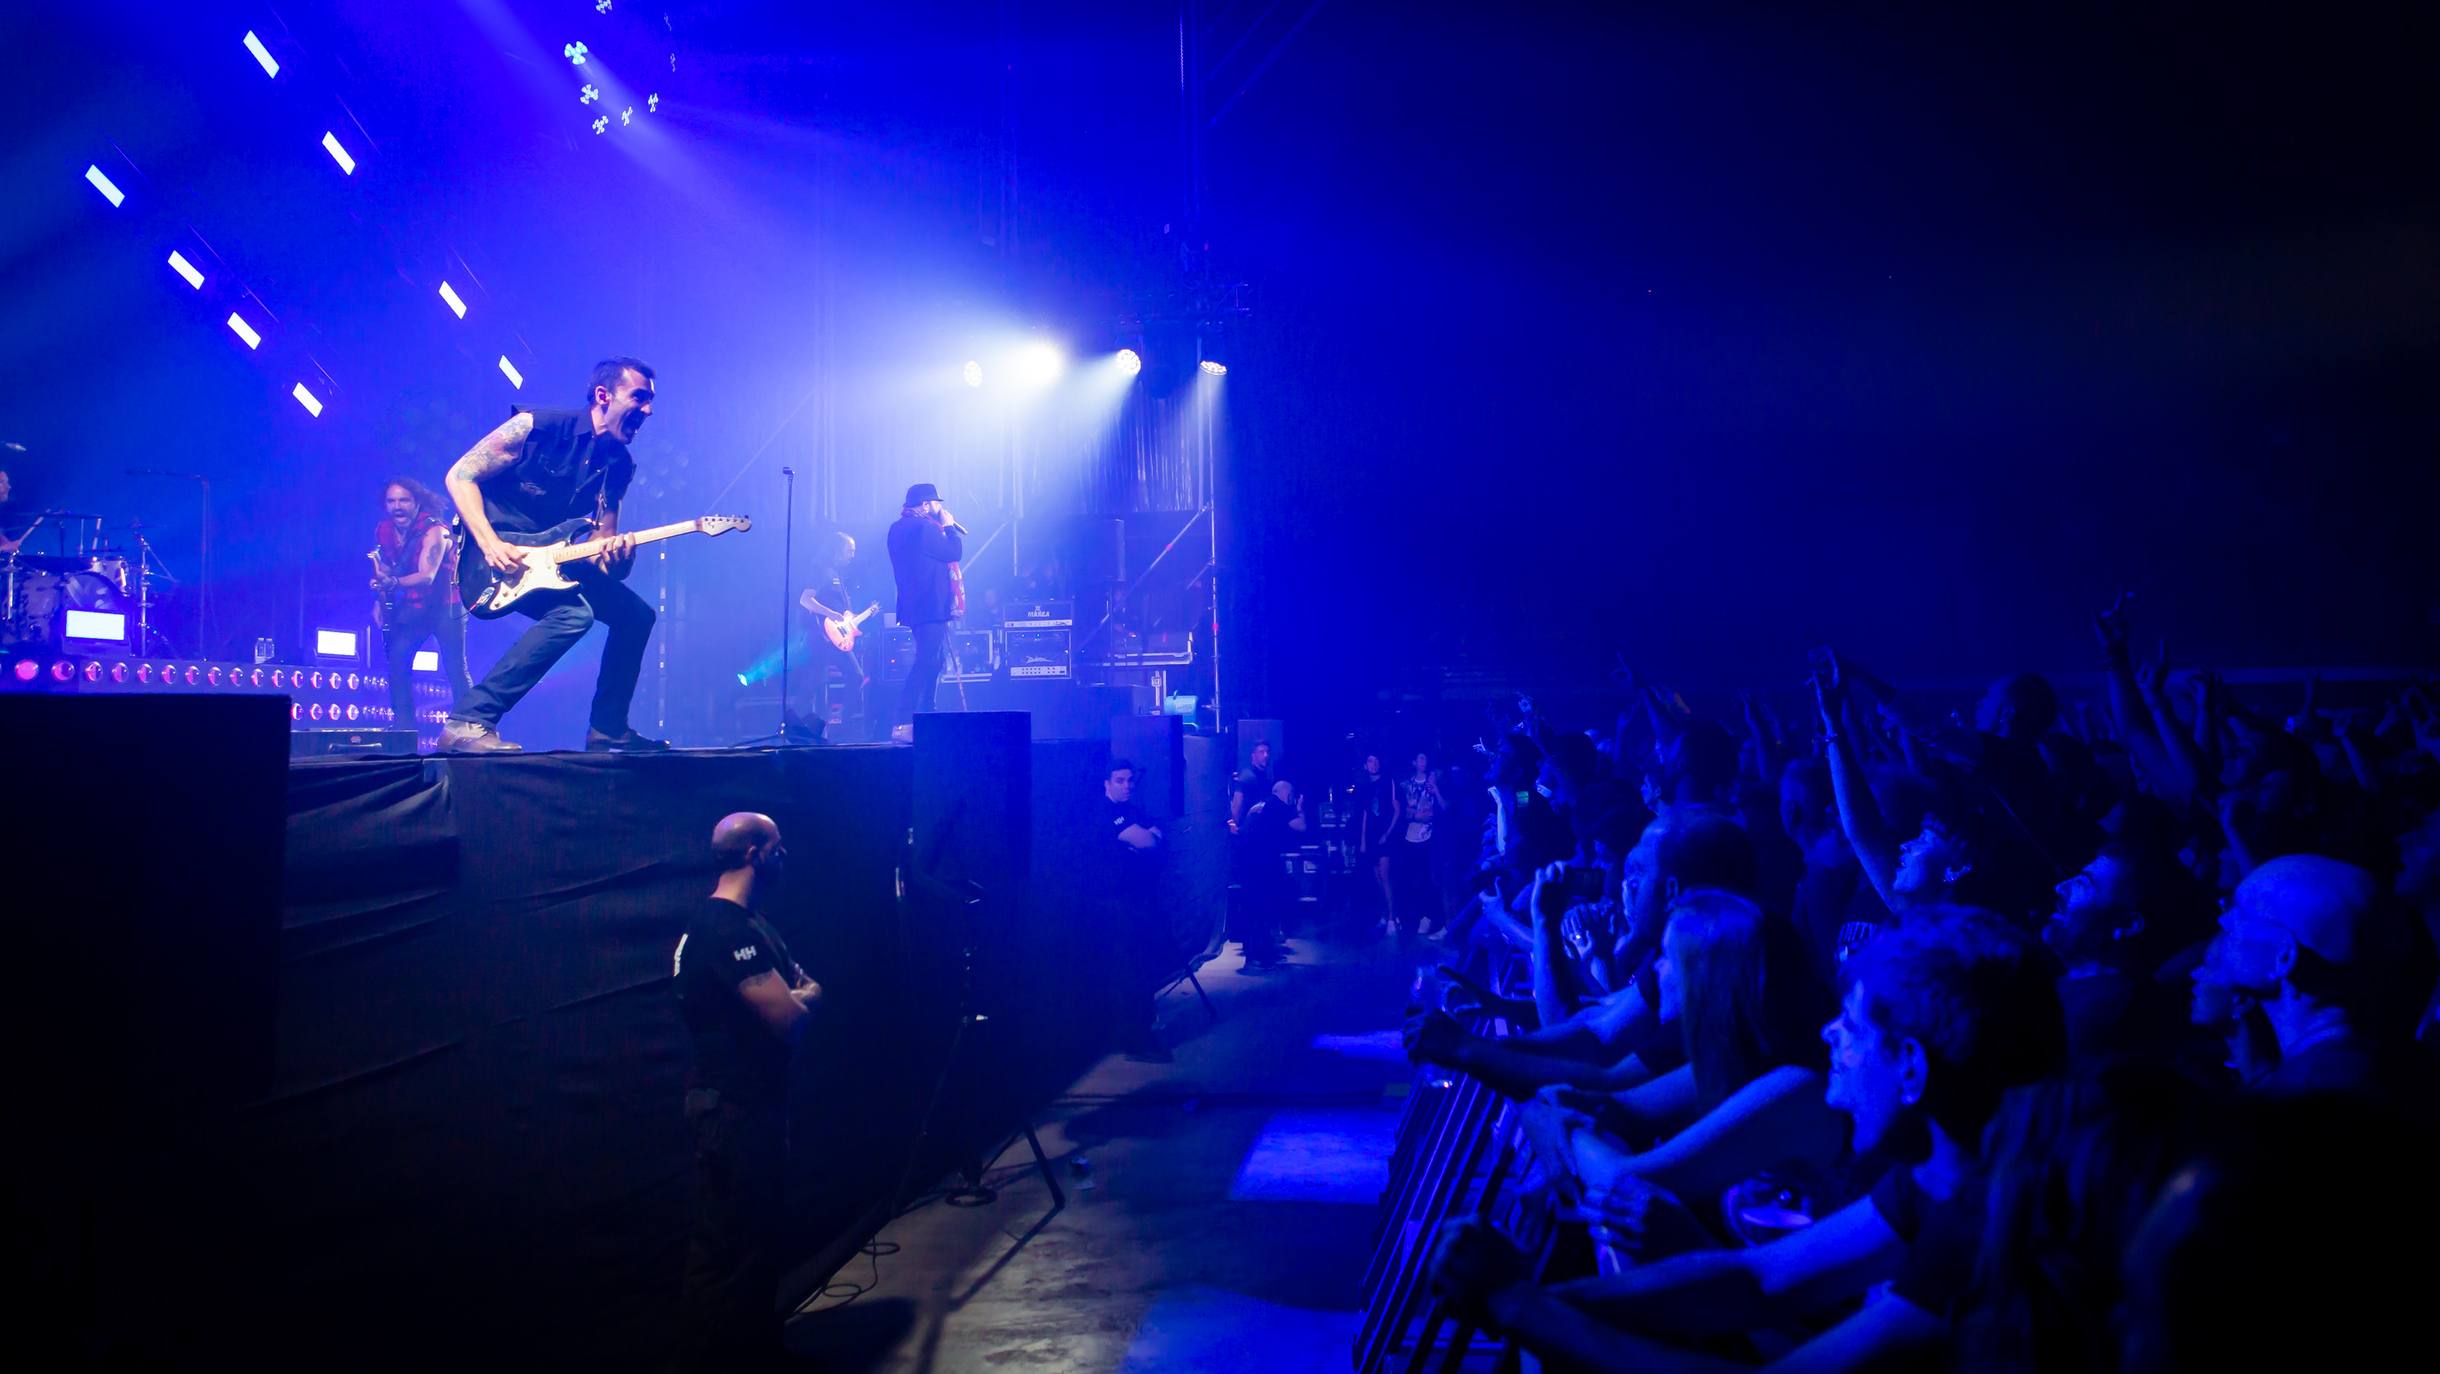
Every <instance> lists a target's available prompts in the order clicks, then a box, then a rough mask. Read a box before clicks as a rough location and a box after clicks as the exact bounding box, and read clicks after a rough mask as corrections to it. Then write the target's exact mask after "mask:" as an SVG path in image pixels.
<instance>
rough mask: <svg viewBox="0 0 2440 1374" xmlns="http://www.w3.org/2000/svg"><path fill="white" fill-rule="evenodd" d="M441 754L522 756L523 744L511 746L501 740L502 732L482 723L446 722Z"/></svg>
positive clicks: (469, 721) (443, 729)
mask: <svg viewBox="0 0 2440 1374" xmlns="http://www.w3.org/2000/svg"><path fill="white" fill-rule="evenodd" d="M441 752H442V753H444V754H521V753H523V752H525V746H524V745H522V744H511V743H509V742H508V741H507V740H504V739H502V738H500V732H499V731H497V730H494V729H493V728H491V727H490V726H488V725H485V724H483V723H482V722H481V721H473V720H444V721H442V722H441Z"/></svg>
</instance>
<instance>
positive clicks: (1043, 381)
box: [1017, 340, 1067, 386]
mask: <svg viewBox="0 0 2440 1374" xmlns="http://www.w3.org/2000/svg"><path fill="white" fill-rule="evenodd" d="M1017 371H1018V375H1020V376H1022V377H1023V378H1024V379H1025V380H1026V381H1027V382H1028V383H1029V384H1031V385H1034V386H1049V385H1050V384H1051V383H1053V382H1055V381H1058V380H1059V374H1060V373H1062V372H1065V371H1067V355H1066V354H1065V353H1062V352H1060V351H1059V345H1057V344H1055V343H1051V342H1049V341H1047V340H1045V341H1043V342H1040V343H1030V344H1027V345H1026V346H1025V351H1024V352H1023V353H1021V354H1019V355H1017Z"/></svg>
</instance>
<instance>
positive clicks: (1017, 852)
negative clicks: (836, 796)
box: [915, 711, 1034, 910]
mask: <svg viewBox="0 0 2440 1374" xmlns="http://www.w3.org/2000/svg"><path fill="white" fill-rule="evenodd" d="M1033 776H1034V753H1033V739H1032V735H1031V723H1030V722H1029V721H1028V720H1027V718H1026V716H1025V713H1023V712H1021V711H925V712H922V713H920V714H918V715H917V716H916V717H915V862H916V866H917V869H918V871H919V872H922V873H925V874H928V875H930V876H932V877H936V878H944V879H967V880H971V881H973V882H976V883H980V884H981V885H982V886H983V888H984V889H985V893H986V896H987V897H988V898H999V897H1002V896H1005V895H1008V894H1012V893H1013V892H1015V891H1016V890H1017V889H1018V888H1019V887H1021V886H1022V885H1023V883H1024V881H1025V879H1026V878H1027V877H1028V876H1029V875H1030V874H1031V873H1032V871H1033V833H1034V830H1033V826H1034V818H1033ZM1002 909H1003V910H1005V909H1006V908H1002Z"/></svg>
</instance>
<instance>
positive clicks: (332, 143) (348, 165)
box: [322, 133, 356, 176]
mask: <svg viewBox="0 0 2440 1374" xmlns="http://www.w3.org/2000/svg"><path fill="white" fill-rule="evenodd" d="M322 146H323V147H325V148H328V149H329V150H330V159H331V161H333V162H336V163H338V164H339V170H340V171H342V172H345V173H347V174H348V175H349V176H354V175H355V174H356V159H354V158H352V157H349V156H348V155H347V149H345V148H342V147H340V146H339V136H338V135H337V134H331V133H326V134H324V135H322Z"/></svg>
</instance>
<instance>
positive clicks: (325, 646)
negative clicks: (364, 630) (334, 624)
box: [313, 630, 356, 687]
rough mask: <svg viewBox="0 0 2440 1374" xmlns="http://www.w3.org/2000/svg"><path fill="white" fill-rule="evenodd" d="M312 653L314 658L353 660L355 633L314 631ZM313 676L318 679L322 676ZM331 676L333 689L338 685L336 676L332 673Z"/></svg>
mask: <svg viewBox="0 0 2440 1374" xmlns="http://www.w3.org/2000/svg"><path fill="white" fill-rule="evenodd" d="M313 651H314V654H315V656H317V657H320V658H354V657H355V656H356V632H355V631H353V630H316V631H314V632H313ZM314 676H315V677H317V678H318V677H320V676H322V675H321V674H320V673H316V674H314ZM331 676H332V678H333V681H332V683H331V685H332V686H334V687H335V686H337V685H338V683H337V681H336V679H337V677H338V674H336V673H333V674H332V675H331ZM321 685H322V684H321V683H319V682H316V683H315V684H314V686H316V687H319V686H321Z"/></svg>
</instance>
